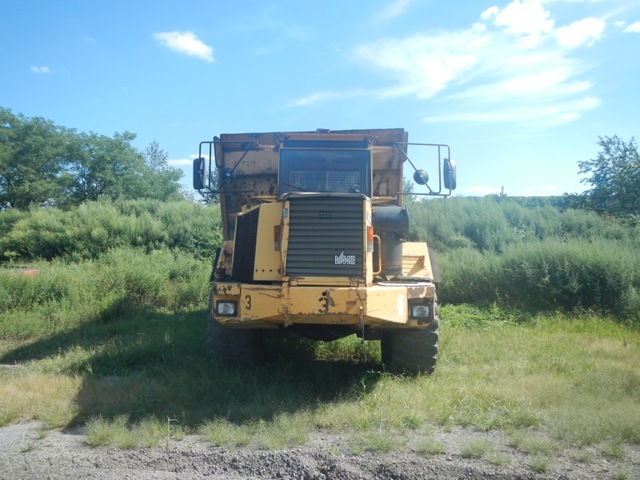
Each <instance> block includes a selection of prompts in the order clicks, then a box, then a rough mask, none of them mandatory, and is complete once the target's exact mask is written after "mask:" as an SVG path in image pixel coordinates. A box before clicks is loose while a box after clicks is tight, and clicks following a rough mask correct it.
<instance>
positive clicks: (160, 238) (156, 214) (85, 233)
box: [0, 199, 221, 262]
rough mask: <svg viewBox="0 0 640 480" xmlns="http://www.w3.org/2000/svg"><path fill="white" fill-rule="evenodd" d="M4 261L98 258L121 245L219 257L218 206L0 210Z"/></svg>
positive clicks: (146, 203)
mask: <svg viewBox="0 0 640 480" xmlns="http://www.w3.org/2000/svg"><path fill="white" fill-rule="evenodd" d="M0 232H4V235H3V236H2V237H1V238H0V261H1V260H5V261H7V260H12V261H14V262H28V261H32V260H35V259H47V260H51V259H54V258H62V259H65V260H67V261H73V260H84V259H96V258H98V257H99V256H100V255H101V254H103V253H104V252H106V251H108V250H110V249H113V248H116V247H139V248H142V249H144V251H146V252H152V251H155V250H161V249H171V250H181V251H183V252H185V253H188V254H190V255H192V256H194V257H195V258H201V259H207V258H213V254H214V253H215V249H216V247H217V246H218V245H220V241H221V233H220V213H219V207H218V206H211V207H204V206H202V205H200V204H196V203H193V202H189V201H186V200H183V201H179V202H160V201H157V200H136V201H127V200H117V201H110V200H106V199H103V200H100V201H98V202H85V203H83V204H82V205H80V207H78V208H75V209H73V210H59V209H57V208H47V209H32V210H30V211H29V212H28V213H21V214H16V213H15V212H13V211H11V210H9V211H0Z"/></svg>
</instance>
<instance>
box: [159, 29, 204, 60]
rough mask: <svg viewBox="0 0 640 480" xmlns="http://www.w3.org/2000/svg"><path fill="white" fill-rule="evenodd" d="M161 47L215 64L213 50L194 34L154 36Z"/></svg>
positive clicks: (177, 33)
mask: <svg viewBox="0 0 640 480" xmlns="http://www.w3.org/2000/svg"><path fill="white" fill-rule="evenodd" d="M153 38H155V39H156V40H157V41H158V42H160V44H161V45H163V46H165V47H167V48H169V49H170V50H173V51H175V52H178V53H183V54H185V55H189V56H191V57H197V58H200V59H202V60H205V61H207V62H213V61H215V59H214V58H213V48H212V47H210V46H209V45H207V44H205V43H204V42H203V41H202V40H200V39H199V38H198V37H197V36H196V35H195V34H194V33H193V32H190V31H187V32H175V31H174V32H160V33H156V34H154V35H153Z"/></svg>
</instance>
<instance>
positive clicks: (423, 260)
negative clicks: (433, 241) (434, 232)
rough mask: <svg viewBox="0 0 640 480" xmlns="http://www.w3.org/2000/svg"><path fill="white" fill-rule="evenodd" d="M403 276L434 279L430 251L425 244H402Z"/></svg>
mask: <svg viewBox="0 0 640 480" xmlns="http://www.w3.org/2000/svg"><path fill="white" fill-rule="evenodd" d="M402 274H403V275H405V276H407V277H426V278H433V271H432V269H431V260H430V259H429V249H428V248H427V244H426V243H423V242H405V243H403V244H402Z"/></svg>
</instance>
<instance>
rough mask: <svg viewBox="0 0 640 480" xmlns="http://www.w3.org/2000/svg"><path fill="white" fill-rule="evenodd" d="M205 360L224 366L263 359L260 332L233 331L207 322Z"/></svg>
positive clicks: (210, 321) (212, 321)
mask: <svg viewBox="0 0 640 480" xmlns="http://www.w3.org/2000/svg"><path fill="white" fill-rule="evenodd" d="M207 358H208V359H209V360H213V361H217V362H222V363H225V364H245V365H247V364H253V363H259V362H261V361H262V360H263V358H264V341H263V336H262V330H255V329H235V328H227V327H223V326H222V325H220V324H219V323H218V322H216V321H215V320H213V319H211V318H209V320H208V322H207Z"/></svg>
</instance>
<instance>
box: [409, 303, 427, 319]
mask: <svg viewBox="0 0 640 480" xmlns="http://www.w3.org/2000/svg"><path fill="white" fill-rule="evenodd" d="M430 316H431V306H430V305H412V306H411V317H413V318H419V319H428V318H430Z"/></svg>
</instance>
